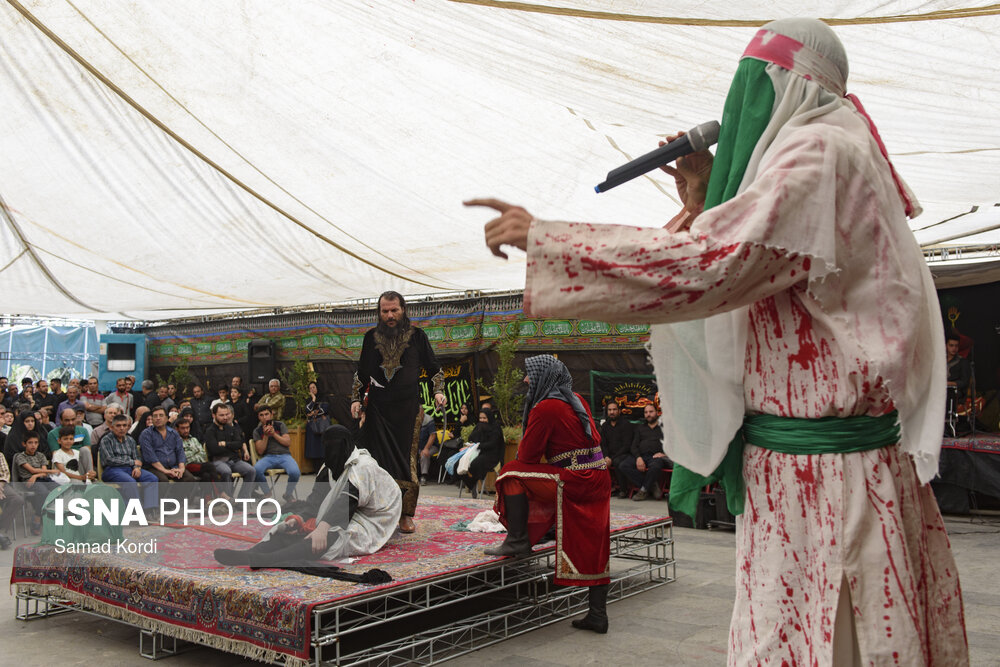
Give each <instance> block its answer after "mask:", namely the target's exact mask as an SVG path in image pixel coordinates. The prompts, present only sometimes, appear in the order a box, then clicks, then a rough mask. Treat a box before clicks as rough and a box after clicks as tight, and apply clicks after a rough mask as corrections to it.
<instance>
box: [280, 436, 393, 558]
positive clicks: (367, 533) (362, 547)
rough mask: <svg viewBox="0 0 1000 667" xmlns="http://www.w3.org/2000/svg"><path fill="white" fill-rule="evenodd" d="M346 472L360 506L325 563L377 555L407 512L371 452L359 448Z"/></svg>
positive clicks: (388, 476) (386, 474)
mask: <svg viewBox="0 0 1000 667" xmlns="http://www.w3.org/2000/svg"><path fill="white" fill-rule="evenodd" d="M344 472H345V473H346V474H347V480H348V481H350V483H351V484H353V485H354V487H355V488H356V489H357V490H358V506H357V509H356V510H355V512H354V516H352V517H351V521H350V523H348V525H347V531H346V535H344V536H343V539H339V538H338V539H336V540H334V541H333V542H332V543H331V544H330V546H329V548H328V549H327V550H326V551H325V552H324V553H323V556H322V559H323V560H340V559H342V558H346V557H349V556H364V555H367V554H373V553H375V552H376V551H378V550H379V549H381V548H382V547H383V546H384V545H385V543H386V542H388V541H389V538H390V537H392V534H393V533H394V532H395V531H396V528H397V527H398V526H399V516H400V514H401V513H402V510H403V494H402V492H401V491H400V489H399V485H398V484H397V483H396V480H394V479H393V478H392V476H391V475H389V473H387V472H386V471H385V470H383V469H382V468H381V467H380V466H379V464H378V463H377V462H376V461H375V459H373V458H372V456H371V454H369V453H368V450H367V449H355V450H354V451H353V452H352V453H351V456H350V457H349V458H348V459H347V463H346V464H345V465H344ZM341 479H343V475H341ZM335 485H336V483H334V486H335ZM332 495H334V496H336V495H338V494H332ZM332 500H333V498H331V497H330V496H328V497H327V500H324V502H323V504H322V505H321V506H320V511H319V515H320V516H324V512H325V511H326V509H327V508H328V507H329V503H328V501H332ZM281 527H282V524H278V525H277V526H275V527H274V528H272V529H271V530H270V531H269V533H268V535H269V536H270V535H271V534H272V533H274V532H275V531H276V530H280V529H281Z"/></svg>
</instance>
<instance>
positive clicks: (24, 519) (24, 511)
mask: <svg viewBox="0 0 1000 667" xmlns="http://www.w3.org/2000/svg"><path fill="white" fill-rule="evenodd" d="M4 511H5V510H4V509H3V508H2V507H0V514H3V513H4ZM21 523H22V524H23V525H24V534H25V536H27V535H28V534H29V533H31V529H30V528H29V527H28V500H27V499H25V501H24V504H23V505H21ZM10 532H11V536H10V539H11V541H12V542H16V541H17V517H14V520H13V521H11V522H10Z"/></svg>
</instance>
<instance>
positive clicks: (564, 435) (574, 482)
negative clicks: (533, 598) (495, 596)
mask: <svg viewBox="0 0 1000 667" xmlns="http://www.w3.org/2000/svg"><path fill="white" fill-rule="evenodd" d="M581 402H583V401H582V400H581ZM583 405H584V408H585V409H587V408H586V405H587V404H586V403H583ZM587 417H588V419H589V420H590V430H591V433H593V434H594V437H593V439H591V438H589V437H587V434H586V432H584V430H583V425H582V424H581V423H580V419H579V417H578V416H577V414H576V413H575V412H574V411H573V408H572V407H570V405H569V404H568V403H566V402H564V401H560V400H558V399H554V398H549V399H545V400H543V401H540V402H539V403H538V405H536V406H535V407H534V408H533V409H532V411H531V416H530V418H529V419H528V426H527V428H526V429H525V430H524V435H523V436H522V438H521V443H520V444H519V445H518V447H517V459H516V460H514V461H511V462H510V463H508V464H507V465H505V466H504V467H503V469H502V470H501V471H500V476H499V477H497V502H496V512H497V514H499V515H500V521H501V522H502V523H504V525H506V523H507V522H506V518H505V516H504V503H503V500H504V496H505V495H507V494H517V493H527V494H528V507H529V510H528V537H529V539H530V540H531V543H532V544H534V543H535V542H537V541H539V540H540V539H541V538H542V537H543V536H544V535H545V533H546V532H548V530H549V529H550V528H551V527H552V525H553V524H555V526H556V576H555V583H556V584H558V585H561V586H595V585H600V584H606V583H608V582H609V581H610V579H609V576H608V559H609V557H610V551H611V478H610V476H609V475H608V472H607V468H606V467H605V465H604V462H603V461H598V462H596V463H593V464H581V465H572V464H571V465H569V466H568V467H565V468H563V467H560V466H557V465H551V464H548V463H541V460H542V457H545V459H546V460H552V459H555V458H556V457H558V456H559V455H560V454H567V453H570V452H573V451H575V450H580V454H581V458H583V457H584V456H586V454H584V452H586V453H589V452H590V451H591V450H592V449H593V448H595V447H596V448H598V450H599V449H600V435H599V434H598V430H597V425H596V424H594V418H593V417H592V416H590V410H589V409H587ZM564 460H565V459H564ZM587 466H589V467H587Z"/></svg>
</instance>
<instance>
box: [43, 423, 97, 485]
mask: <svg viewBox="0 0 1000 667" xmlns="http://www.w3.org/2000/svg"><path fill="white" fill-rule="evenodd" d="M75 437H76V428H75V427H73V426H68V425H67V426H61V427H60V428H59V439H58V443H59V449H57V450H56V451H54V452H53V453H52V465H53V467H55V468H56V469H57V470H58V471H59V472H60V473H62V474H63V475H65V476H66V477H67V478H69V480H70V481H71V482H74V483H77V484H89V483H90V480H92V479H97V473H96V472H94V470H93V468H90V469H85V468H87V466H85V465H81V462H82V461H81V458H80V452H79V451H77V450H75V449H73V441H74V440H75Z"/></svg>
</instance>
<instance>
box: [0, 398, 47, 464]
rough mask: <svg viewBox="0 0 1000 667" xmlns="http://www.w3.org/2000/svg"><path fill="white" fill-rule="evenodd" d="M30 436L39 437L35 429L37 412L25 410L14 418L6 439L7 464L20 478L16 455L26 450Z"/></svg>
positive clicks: (4, 448) (4, 453) (4, 450)
mask: <svg viewBox="0 0 1000 667" xmlns="http://www.w3.org/2000/svg"><path fill="white" fill-rule="evenodd" d="M29 436H35V437H36V438H38V437H39V435H38V431H37V430H36V429H35V413H34V412H31V411H30V410H25V411H24V412H22V413H21V414H19V415H18V416H17V419H15V420H14V425H13V426H11V428H10V432H9V433H8V434H7V438H6V439H5V440H4V445H3V455H4V457H5V458H6V459H7V465H8V466H9V467H10V469H11V470H12V471H13V472H14V477H15V478H19V477H18V474H17V468H15V467H14V456H15V455H17V454H18V453H20V452H23V451H24V441H25V440H27V438H28V437H29Z"/></svg>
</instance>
